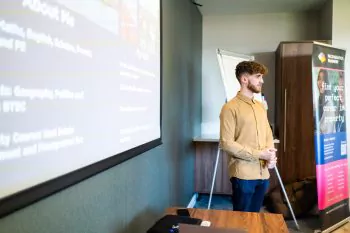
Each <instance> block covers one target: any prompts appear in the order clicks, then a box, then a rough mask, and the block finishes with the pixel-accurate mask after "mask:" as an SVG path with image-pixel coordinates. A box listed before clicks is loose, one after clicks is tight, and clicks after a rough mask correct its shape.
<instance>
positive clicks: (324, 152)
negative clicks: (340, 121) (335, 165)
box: [315, 132, 347, 165]
mask: <svg viewBox="0 0 350 233" xmlns="http://www.w3.org/2000/svg"><path fill="white" fill-rule="evenodd" d="M318 140H319V142H318V143H317V144H316V145H315V152H316V165H323V164H326V163H331V162H334V161H337V160H340V159H345V158H347V151H346V132H339V133H335V134H323V135H319V136H318V135H315V141H318Z"/></svg>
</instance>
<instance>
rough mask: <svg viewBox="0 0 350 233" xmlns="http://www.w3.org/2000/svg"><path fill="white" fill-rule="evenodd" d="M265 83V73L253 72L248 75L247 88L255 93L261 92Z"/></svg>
mask: <svg viewBox="0 0 350 233" xmlns="http://www.w3.org/2000/svg"><path fill="white" fill-rule="evenodd" d="M263 83H264V80H263V75H262V74H260V73H258V74H253V75H247V88H248V89H249V90H250V91H252V92H253V93H260V92H261V90H262V85H263Z"/></svg>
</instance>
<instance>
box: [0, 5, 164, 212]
mask: <svg viewBox="0 0 350 233" xmlns="http://www.w3.org/2000/svg"><path fill="white" fill-rule="evenodd" d="M159 7H160V8H159V13H160V103H159V104H160V138H158V139H156V140H153V141H150V142H148V143H145V144H143V145H140V146H138V147H135V148H133V149H130V150H128V151H125V152H123V153H120V154H117V155H114V156H111V157H109V158H106V159H104V160H101V161H99V162H96V163H94V164H90V165H88V166H86V167H83V168H81V169H78V170H75V171H72V172H70V173H67V174H64V175H62V176H60V177H57V178H54V179H52V180H48V181H46V182H44V183H41V184H38V185H35V186H32V187H30V188H28V189H25V190H23V191H20V192H18V193H15V194H12V195H10V196H7V197H5V198H3V199H0V218H2V217H4V216H7V215H9V214H11V213H13V212H15V211H17V210H20V209H22V208H24V207H27V206H29V205H31V204H33V203H35V202H37V201H40V200H42V199H44V198H46V197H48V196H50V195H52V194H55V193H57V192H59V191H61V190H64V189H66V188H68V187H70V186H72V185H75V184H77V183H79V182H81V181H83V180H85V179H88V178H90V177H92V176H94V175H96V174H98V173H100V172H103V171H105V170H107V169H109V168H111V167H114V166H116V165H118V164H121V163H123V162H125V161H126V160H129V159H131V158H134V157H136V156H138V155H140V154H142V153H144V152H146V151H149V150H151V149H153V148H155V147H157V146H159V145H161V144H162V97H163V28H162V27H163V3H162V0H159ZM3 178H5V179H6V177H3Z"/></svg>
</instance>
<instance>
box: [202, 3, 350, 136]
mask: <svg viewBox="0 0 350 233" xmlns="http://www.w3.org/2000/svg"><path fill="white" fill-rule="evenodd" d="M345 1H346V0H345ZM348 1H349V0H348ZM349 2H350V1H349ZM318 21H319V19H318V13H314V12H313V13H311V12H309V13H278V14H256V15H236V16H204V17H203V60H202V62H203V63H202V64H203V69H202V71H203V72H202V134H213V133H216V134H218V132H219V113H220V110H221V107H222V105H223V103H224V101H225V93H224V88H223V85H222V82H221V76H220V70H219V66H218V62H217V57H216V49H217V48H220V49H224V50H228V51H232V52H236V53H242V54H248V55H255V58H256V60H257V61H260V62H262V63H264V64H265V65H266V66H267V67H268V68H269V70H270V73H269V75H267V76H266V77H265V85H264V93H265V96H266V99H267V101H268V104H269V113H268V115H269V120H270V121H271V123H273V122H274V105H275V103H274V99H275V77H274V74H275V71H274V69H275V55H274V51H275V49H276V48H277V46H278V44H279V42H280V41H289V40H316V39H320V38H318V35H319V34H320V33H319V28H318V25H319V24H318ZM233 69H234V67H233ZM232 78H235V77H232Z"/></svg>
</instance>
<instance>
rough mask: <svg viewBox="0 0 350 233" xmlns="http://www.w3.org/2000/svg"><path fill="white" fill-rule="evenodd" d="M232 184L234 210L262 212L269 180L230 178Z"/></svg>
mask: <svg viewBox="0 0 350 233" xmlns="http://www.w3.org/2000/svg"><path fill="white" fill-rule="evenodd" d="M230 181H231V184H232V205H233V210H234V211H243V212H260V209H261V207H262V205H263V201H264V197H265V193H266V191H267V189H268V187H269V180H241V179H238V178H235V177H232V178H231V179H230Z"/></svg>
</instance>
